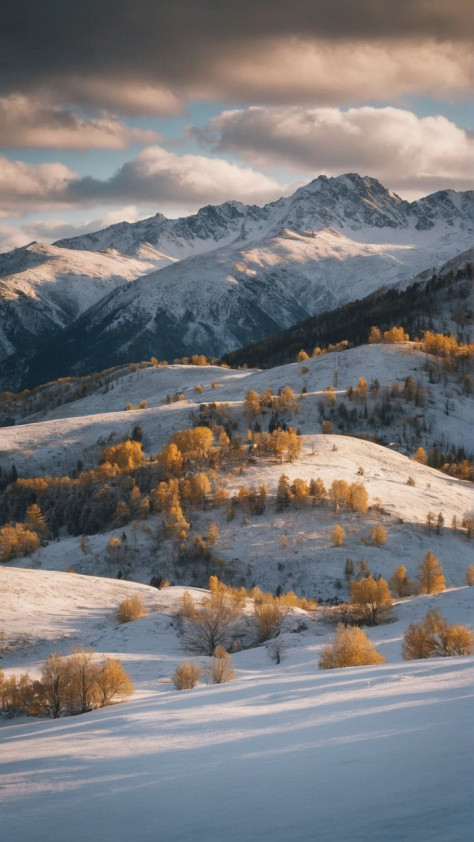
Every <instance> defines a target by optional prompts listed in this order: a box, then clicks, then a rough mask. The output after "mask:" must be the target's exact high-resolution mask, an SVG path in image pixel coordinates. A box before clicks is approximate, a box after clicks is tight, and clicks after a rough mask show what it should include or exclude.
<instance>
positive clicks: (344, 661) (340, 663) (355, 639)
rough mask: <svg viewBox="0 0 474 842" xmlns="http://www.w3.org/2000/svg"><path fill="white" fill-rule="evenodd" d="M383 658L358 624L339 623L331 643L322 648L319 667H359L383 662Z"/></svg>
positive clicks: (324, 668)
mask: <svg viewBox="0 0 474 842" xmlns="http://www.w3.org/2000/svg"><path fill="white" fill-rule="evenodd" d="M385 660H386V659H385V658H384V656H383V655H381V654H380V653H379V652H377V649H376V648H375V646H374V644H373V643H372V641H371V640H369V638H368V637H367V635H366V634H365V632H363V631H362V629H360V628H359V627H358V626H354V627H352V628H349V627H347V626H343V625H339V626H338V627H337V629H336V634H335V636H334V640H333V642H332V643H329V644H328V645H327V646H325V647H324V648H323V651H322V653H321V657H320V659H319V668H320V669H323V670H327V669H338V668H339V667H359V666H365V665H366V664H383V663H385Z"/></svg>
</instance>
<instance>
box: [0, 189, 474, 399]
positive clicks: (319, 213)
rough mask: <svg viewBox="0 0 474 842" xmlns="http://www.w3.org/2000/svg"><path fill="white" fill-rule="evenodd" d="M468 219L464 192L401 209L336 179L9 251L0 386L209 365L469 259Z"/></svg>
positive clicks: (2, 265) (393, 199) (0, 267)
mask: <svg viewBox="0 0 474 842" xmlns="http://www.w3.org/2000/svg"><path fill="white" fill-rule="evenodd" d="M473 208H474V202H473V195H472V193H464V194H461V193H455V192H454V191H442V192H440V193H436V194H433V195H432V196H428V197H426V198H425V199H421V200H419V201H417V202H412V203H408V202H405V201H403V200H402V199H400V198H399V197H398V196H396V195H395V194H393V193H391V192H390V191H388V190H386V189H385V188H384V187H383V186H382V185H381V184H379V183H378V182H377V181H376V180H375V179H371V178H361V177H360V176H358V175H356V174H349V175H345V176H340V177H338V178H333V179H328V178H326V177H320V178H318V179H316V180H315V181H313V182H311V184H309V185H307V186H306V187H303V188H300V189H299V190H297V191H296V193H294V195H293V196H290V197H288V198H283V199H280V200H278V201H277V202H273V203H271V204H269V205H266V206H265V207H263V208H258V207H256V206H246V205H242V204H240V203H237V202H227V203H225V204H224V205H221V206H220V207H210V206H208V207H205V208H202V209H201V210H200V211H199V212H198V213H197V214H195V215H194V216H191V217H188V218H184V219H178V220H168V219H165V218H164V217H163V216H162V215H161V214H158V215H157V216H155V217H153V218H151V219H149V220H143V221H141V222H138V223H134V224H127V223H120V224H119V225H114V226H111V227H109V228H107V229H104V230H103V231H100V232H97V233H95V234H88V235H83V236H81V237H77V238H73V239H69V240H62V241H58V243H56V244H55V246H53V247H42V246H34V247H32V246H30V247H27V248H26V249H23V250H21V249H20V250H16V252H15V253H11V254H9V255H4V256H3V257H2V258H1V259H0V274H1V275H2V276H3V278H4V281H3V284H2V289H1V292H0V313H1V315H2V319H1V324H2V331H3V335H2V336H0V352H1V354H2V355H3V358H4V360H5V359H8V365H7V366H3V373H2V374H1V375H0V376H1V383H2V385H3V387H4V388H13V389H18V388H21V387H22V386H24V385H28V386H31V385H34V384H36V383H38V382H41V381H45V380H48V379H52V378H53V377H57V376H61V375H64V374H67V373H70V371H74V372H77V373H85V372H89V371H92V370H97V369H99V368H103V367H104V366H107V365H114V364H117V363H121V362H125V361H130V360H131V359H143V358H147V357H150V356H151V355H154V356H157V357H159V358H169V357H171V358H174V357H176V356H178V357H179V356H183V355H188V354H192V353H205V354H206V355H208V356H220V355H222V354H223V353H225V352H226V351H229V350H231V349H232V348H236V347H241V346H243V345H246V344H249V343H250V342H255V341H257V340H259V339H263V338H264V337H266V336H268V335H269V334H271V333H275V332H277V331H279V330H281V329H282V328H287V327H289V326H290V325H292V324H294V323H295V322H298V321H300V320H302V319H304V318H307V317H308V316H312V315H315V314H317V313H322V312H325V311H328V310H330V309H333V308H334V307H337V306H340V305H341V304H345V303H347V302H349V301H351V300H353V299H354V298H362V297H364V296H366V295H368V294H369V293H371V292H373V291H374V290H377V289H379V288H380V287H382V286H389V287H391V286H394V285H399V284H406V283H408V282H409V281H410V280H411V279H412V278H413V277H414V276H415V275H417V274H418V273H419V272H421V271H423V270H428V269H432V268H433V267H439V266H440V265H441V264H442V263H443V262H444V261H446V260H447V259H450V258H453V257H455V255H457V254H459V253H460V252H462V251H465V250H466V248H468V247H470V245H471V243H472V229H473V220H474V210H473ZM12 255H16V257H14V256H12ZM32 264H33V265H32ZM98 264H100V265H98ZM150 270H154V271H150ZM145 273H148V274H145ZM139 275H140V276H141V277H138V276H139ZM130 281H133V282H132V283H130Z"/></svg>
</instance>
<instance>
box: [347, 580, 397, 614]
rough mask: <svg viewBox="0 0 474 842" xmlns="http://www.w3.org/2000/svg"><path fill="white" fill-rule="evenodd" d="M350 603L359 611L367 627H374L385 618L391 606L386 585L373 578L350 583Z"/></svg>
mask: <svg viewBox="0 0 474 842" xmlns="http://www.w3.org/2000/svg"><path fill="white" fill-rule="evenodd" d="M350 602H351V605H354V606H356V607H357V608H358V609H359V610H360V611H361V613H362V616H363V618H364V620H365V621H366V622H367V623H368V625H370V626H375V625H377V623H379V622H381V620H382V619H384V618H385V617H386V616H387V613H388V611H389V609H390V607H391V605H392V597H391V595H390V588H389V586H388V583H387V582H386V581H385V579H382V578H380V579H374V578H373V576H366V577H364V578H363V579H360V580H359V581H356V582H351V586H350Z"/></svg>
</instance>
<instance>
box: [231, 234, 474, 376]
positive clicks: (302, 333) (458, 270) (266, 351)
mask: <svg viewBox="0 0 474 842" xmlns="http://www.w3.org/2000/svg"><path fill="white" fill-rule="evenodd" d="M473 319H474V285H473V263H472V250H468V251H466V252H464V253H463V254H460V255H458V256H457V257H455V258H453V259H452V260H449V261H447V263H445V264H443V266H441V267H440V268H439V269H437V270H436V271H432V270H427V271H425V272H422V273H421V274H420V275H419V276H418V277H417V278H415V279H414V281H413V283H410V284H409V285H408V286H406V285H405V284H401V285H397V286H396V287H394V288H392V289H385V288H383V289H381V290H380V289H379V290H377V291H376V292H373V293H371V294H370V295H368V296H366V297H365V298H362V299H355V300H354V298H353V300H351V301H350V302H349V303H348V304H346V305H344V306H343V307H337V308H336V309H335V310H331V311H328V312H326V313H323V314H321V315H318V316H313V317H312V318H310V319H305V320H304V321H302V322H300V323H299V324H295V325H293V326H292V327H291V328H289V329H288V330H285V331H279V332H278V333H275V334H273V335H272V336H269V337H267V338H266V339H264V340H262V341H261V342H257V343H255V344H254V345H250V346H247V347H245V348H238V349H237V350H234V351H231V352H230V353H228V354H224V356H223V358H222V359H223V361H224V362H225V363H227V364H228V365H230V366H241V365H247V366H249V367H251V368H252V367H263V368H271V367H272V366H275V365H282V364H283V363H286V362H291V361H293V360H294V359H296V355H297V354H298V352H299V351H301V349H304V350H306V351H307V352H308V353H310V354H311V350H312V349H313V348H315V347H317V346H320V347H322V348H324V347H326V346H327V345H329V344H333V345H336V344H337V343H338V342H341V341H344V340H346V341H348V342H349V343H350V344H352V345H361V344H364V343H365V342H366V341H367V337H368V335H369V331H370V328H371V326H372V325H377V326H378V327H379V328H380V330H382V331H384V330H389V329H390V328H391V327H392V326H393V325H394V324H395V325H396V324H403V325H404V327H405V329H406V330H407V331H408V333H409V335H410V336H411V337H412V338H415V337H416V336H421V335H422V334H423V332H424V331H425V330H434V331H441V332H444V333H452V334H454V335H455V336H457V337H458V338H460V339H461V341H463V342H466V343H469V342H472V337H473V333H472V326H473Z"/></svg>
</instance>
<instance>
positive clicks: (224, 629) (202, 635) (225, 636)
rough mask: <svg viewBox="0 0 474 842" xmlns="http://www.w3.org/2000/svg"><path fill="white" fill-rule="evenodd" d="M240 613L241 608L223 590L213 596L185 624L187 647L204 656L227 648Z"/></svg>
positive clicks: (207, 597) (204, 601)
mask: <svg viewBox="0 0 474 842" xmlns="http://www.w3.org/2000/svg"><path fill="white" fill-rule="evenodd" d="M241 614H242V610H241V608H239V606H238V604H236V601H235V600H234V599H232V597H231V596H230V595H229V594H228V593H225V592H224V590H220V589H219V590H217V591H215V592H213V593H210V594H209V596H206V597H205V598H204V599H203V601H202V602H201V605H200V606H199V607H197V608H196V611H195V613H194V615H193V616H190V617H188V618H187V619H186V621H185V633H184V642H185V645H186V648H187V649H189V650H190V652H199V653H200V654H201V655H213V654H214V650H215V649H216V647H217V646H223V647H224V649H228V647H229V643H230V640H231V637H232V631H233V629H234V628H235V626H236V623H237V620H238V618H239V617H240V616H241Z"/></svg>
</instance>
